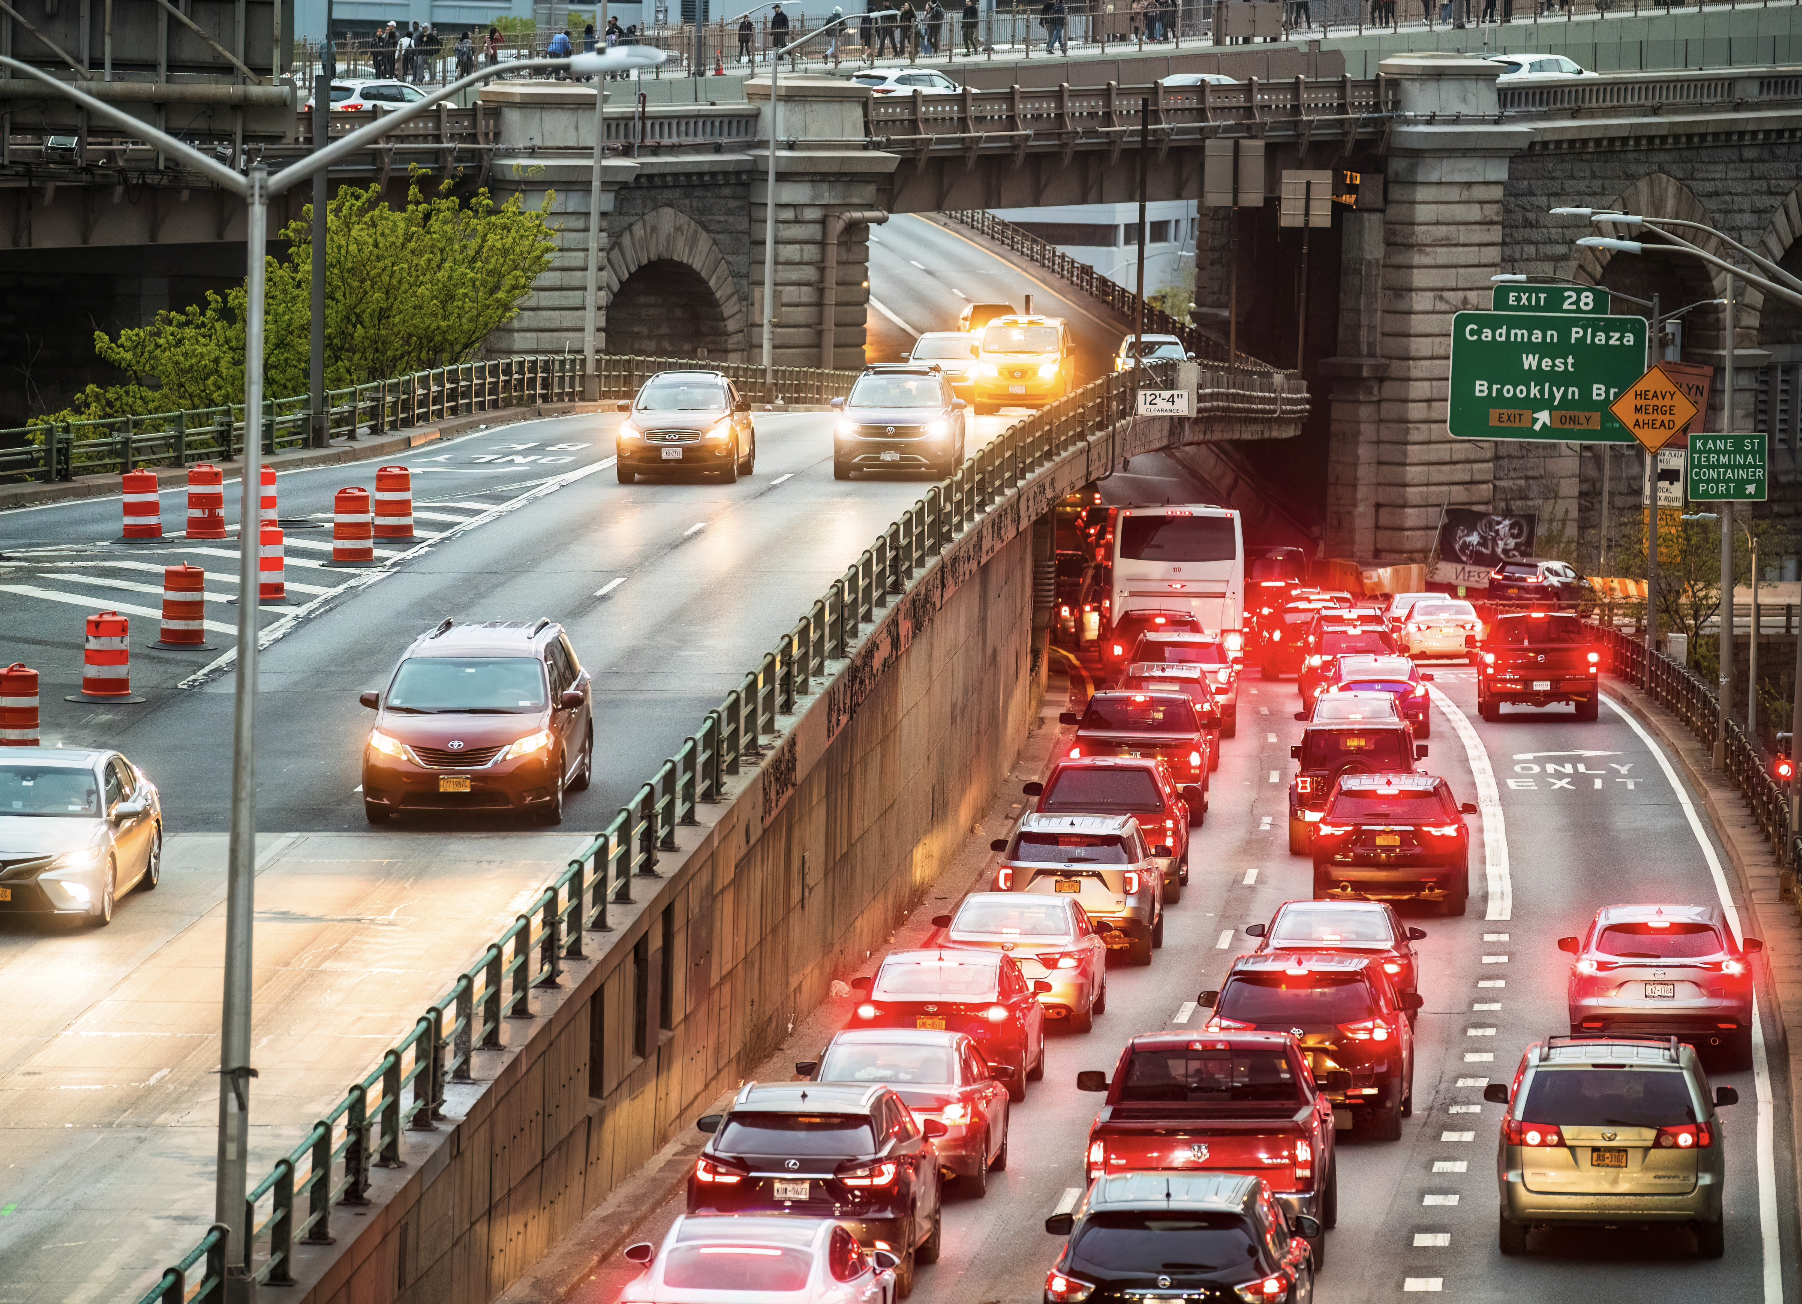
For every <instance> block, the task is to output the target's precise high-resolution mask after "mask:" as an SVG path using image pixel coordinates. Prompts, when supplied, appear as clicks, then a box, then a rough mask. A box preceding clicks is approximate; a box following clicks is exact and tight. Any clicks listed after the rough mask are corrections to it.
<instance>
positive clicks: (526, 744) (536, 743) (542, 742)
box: [501, 729, 551, 761]
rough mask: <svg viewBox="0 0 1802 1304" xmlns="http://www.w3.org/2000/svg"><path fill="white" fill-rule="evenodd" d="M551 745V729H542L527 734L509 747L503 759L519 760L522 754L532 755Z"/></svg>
mask: <svg viewBox="0 0 1802 1304" xmlns="http://www.w3.org/2000/svg"><path fill="white" fill-rule="evenodd" d="M550 745H551V731H550V730H549V729H540V730H539V731H538V732H537V733H534V734H527V735H526V736H525V737H524V738H521V739H520V740H519V741H518V742H516V743H514V744H513V746H511V747H509V748H508V749H507V751H506V753H505V755H503V756H502V758H501V759H502V760H508V761H512V760H518V759H519V758H520V757H521V756H530V755H532V754H533V753H534V752H542V751H543V750H544V749H545V748H547V747H549V746H550Z"/></svg>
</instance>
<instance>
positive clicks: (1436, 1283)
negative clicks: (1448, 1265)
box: [1402, 1196, 1457, 1295]
mask: <svg viewBox="0 0 1802 1304" xmlns="http://www.w3.org/2000/svg"><path fill="white" fill-rule="evenodd" d="M1456 1199H1457V1197H1455V1196H1454V1197H1453V1201H1454V1203H1455V1202H1456ZM1402 1289H1403V1290H1405V1291H1414V1292H1416V1293H1419V1294H1426V1295H1442V1294H1444V1293H1445V1278H1443V1277H1404V1278H1402Z"/></svg>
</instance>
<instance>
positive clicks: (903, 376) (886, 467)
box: [832, 362, 969, 480]
mask: <svg viewBox="0 0 1802 1304" xmlns="http://www.w3.org/2000/svg"><path fill="white" fill-rule="evenodd" d="M968 407H969V404H967V403H965V402H964V401H963V400H962V399H961V398H959V397H957V395H956V394H954V393H952V392H951V381H950V380H949V379H948V378H947V377H946V375H945V373H944V371H943V370H942V369H941V368H940V367H939V365H938V364H937V363H935V362H926V363H918V362H916V363H901V364H893V363H891V364H888V365H884V366H874V367H865V368H864V370H863V375H861V376H859V377H858V378H857V383H856V384H854V385H852V386H851V395H850V397H849V398H835V399H833V400H832V408H833V410H834V411H835V412H837V413H838V418H839V419H838V422H837V424H836V425H834V427H833V430H832V478H833V479H835V480H849V479H850V478H851V473H852V472H853V471H933V472H936V473H937V474H939V475H943V476H948V475H950V474H951V473H952V472H953V471H955V470H957V468H958V467H959V466H961V465H963V460H964V413H965V411H966V409H968Z"/></svg>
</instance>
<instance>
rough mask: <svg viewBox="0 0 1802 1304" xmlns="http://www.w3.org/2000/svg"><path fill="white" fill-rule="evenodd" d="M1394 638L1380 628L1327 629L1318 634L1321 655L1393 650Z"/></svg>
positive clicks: (1330, 655)
mask: <svg viewBox="0 0 1802 1304" xmlns="http://www.w3.org/2000/svg"><path fill="white" fill-rule="evenodd" d="M1393 651H1395V640H1394V639H1393V638H1391V637H1390V636H1389V632H1388V631H1387V630H1381V629H1359V630H1350V629H1329V630H1328V631H1327V632H1326V633H1324V634H1322V635H1321V636H1320V653H1321V655H1322V656H1329V657H1332V656H1344V655H1345V654H1346V653H1348V652H1393Z"/></svg>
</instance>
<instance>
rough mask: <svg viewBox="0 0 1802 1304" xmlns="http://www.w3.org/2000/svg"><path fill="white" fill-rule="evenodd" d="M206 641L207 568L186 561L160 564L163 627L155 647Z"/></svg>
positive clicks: (192, 644) (193, 645)
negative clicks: (169, 564)
mask: <svg viewBox="0 0 1802 1304" xmlns="http://www.w3.org/2000/svg"><path fill="white" fill-rule="evenodd" d="M205 645H206V572H205V571H203V570H201V569H200V567H198V566H189V565H186V564H183V565H180V566H165V567H163V631H162V633H161V634H160V635H158V637H157V646H158V647H204V646H205Z"/></svg>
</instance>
